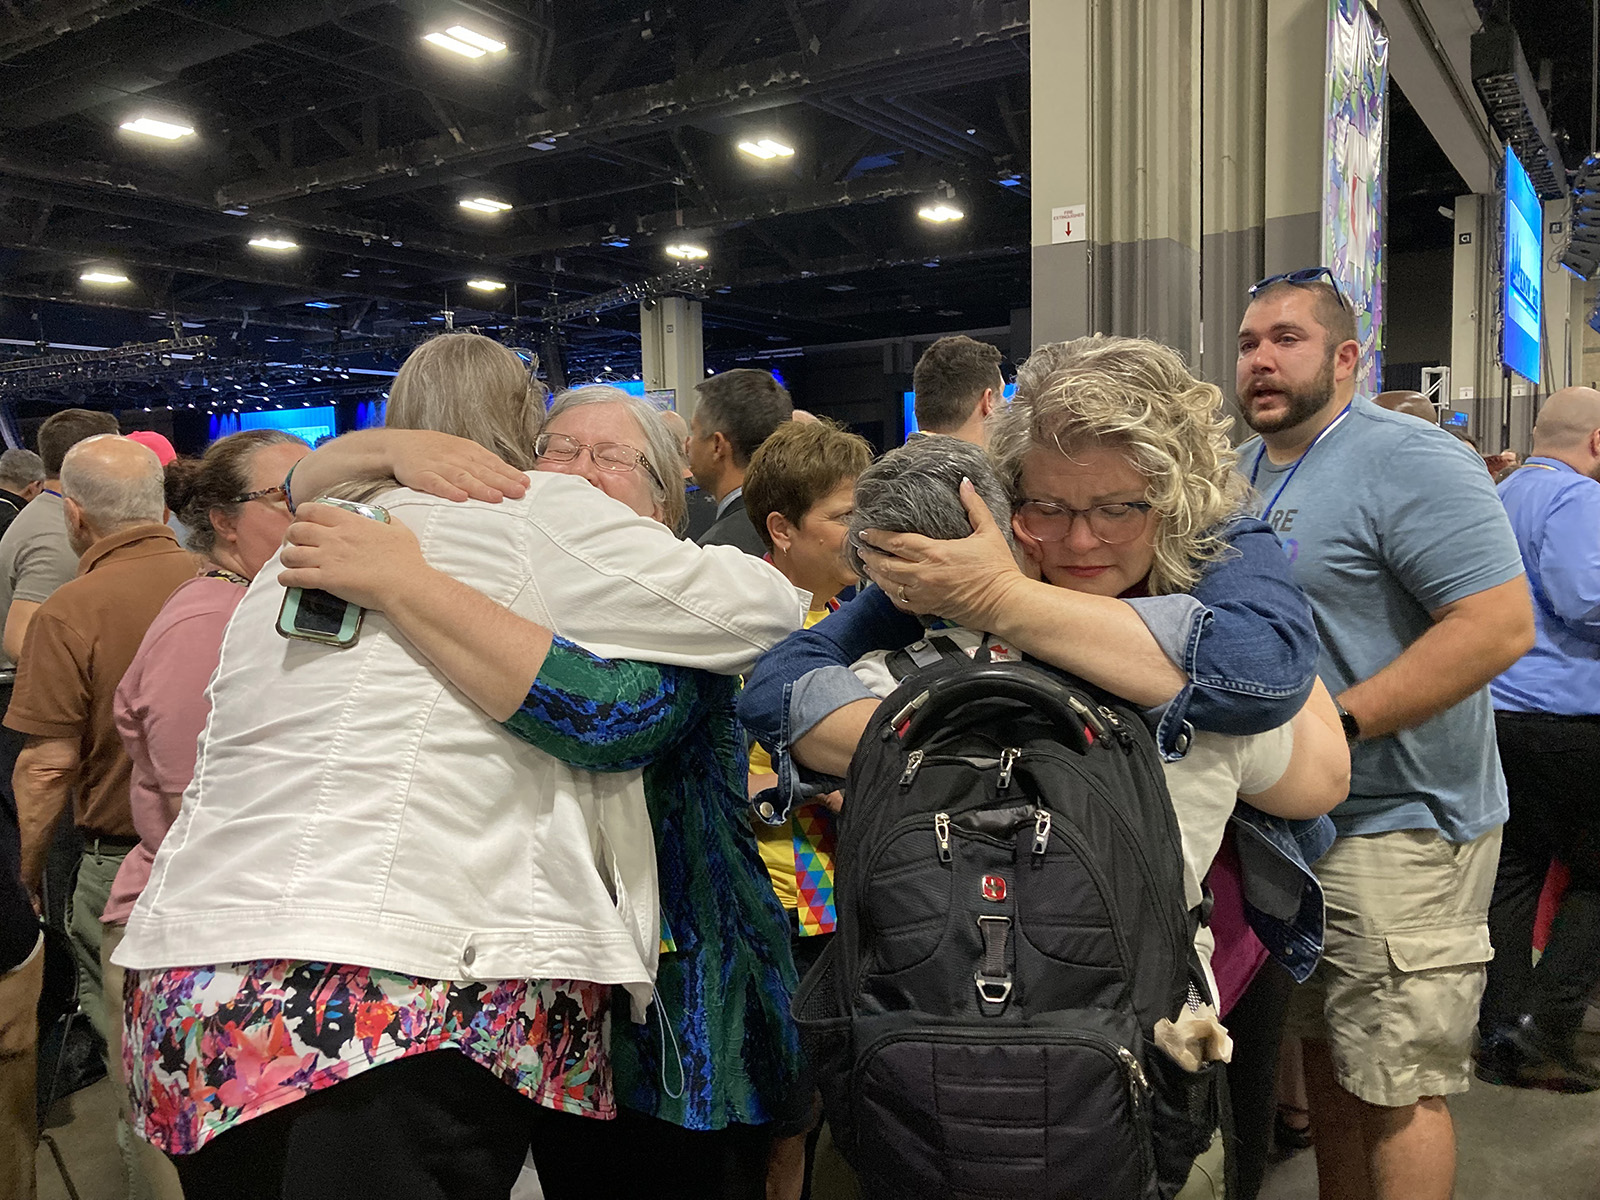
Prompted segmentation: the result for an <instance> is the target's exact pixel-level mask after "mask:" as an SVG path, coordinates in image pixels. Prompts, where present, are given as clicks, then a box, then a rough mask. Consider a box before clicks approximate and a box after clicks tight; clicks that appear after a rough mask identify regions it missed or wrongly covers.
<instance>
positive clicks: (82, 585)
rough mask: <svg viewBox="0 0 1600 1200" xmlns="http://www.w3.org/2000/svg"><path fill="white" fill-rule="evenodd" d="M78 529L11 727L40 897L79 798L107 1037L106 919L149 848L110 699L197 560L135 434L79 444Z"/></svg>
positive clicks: (71, 528) (71, 498)
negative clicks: (143, 845) (72, 567)
mask: <svg viewBox="0 0 1600 1200" xmlns="http://www.w3.org/2000/svg"><path fill="white" fill-rule="evenodd" d="M61 494H62V499H63V504H64V508H65V513H66V521H67V533H68V537H69V538H70V540H71V543H72V548H73V550H75V551H76V552H77V553H78V554H79V555H80V558H79V562H78V577H77V578H76V579H73V580H72V581H70V582H69V583H65V584H63V585H62V586H61V587H59V588H58V589H56V591H55V592H54V593H52V594H51V596H50V598H49V599H48V600H46V601H45V602H44V603H43V604H41V605H40V606H39V609H38V611H37V612H36V613H34V615H33V619H32V621H31V622H30V623H29V626H28V632H27V636H26V638H25V639H24V641H23V645H22V655H21V658H20V659H19V660H18V662H17V683H16V691H15V692H14V693H13V695H12V698H11V707H10V710H9V711H8V712H7V713H6V718H5V723H6V725H7V726H8V727H10V728H11V729H15V730H16V731H18V732H19V733H23V734H26V735H27V739H28V740H27V743H26V744H25V745H24V746H23V749H22V753H21V754H20V755H19V756H18V759H17V768H16V772H15V774H14V775H13V784H14V787H15V789H16V796H17V816H18V822H19V824H20V826H21V832H22V879H23V882H24V883H25V884H26V885H27V887H28V888H29V890H30V891H32V892H34V893H37V891H38V888H39V883H40V878H41V876H42V874H43V871H44V862H45V858H46V856H47V854H48V852H49V848H50V841H51V836H52V834H53V833H54V830H55V826H56V822H57V821H58V820H59V819H60V818H61V814H62V812H63V810H64V809H65V808H66V806H67V801H68V797H69V796H70V797H72V799H73V820H74V822H75V823H76V824H77V826H78V827H79V828H80V829H81V830H82V831H83V836H84V841H85V847H84V852H83V860H82V863H81V865H80V867H79V870H78V881H77V885H76V887H75V888H74V889H73V894H72V906H71V914H70V918H69V922H68V932H69V933H70V934H71V936H72V941H73V948H74V950H75V951H76V953H77V955H78V960H79V961H78V979H79V996H80V1001H81V1003H82V1005H83V1009H84V1012H85V1014H86V1015H87V1016H88V1017H89V1020H90V1023H91V1024H93V1025H94V1027H95V1028H96V1029H97V1030H98V1031H99V1032H100V1034H101V1035H102V1036H104V1035H105V1033H106V1029H107V1025H106V1022H107V1021H108V1020H121V1014H120V1013H109V1014H108V1013H107V1012H105V1010H104V1005H103V1002H102V996H101V983H100V981H101V966H100V940H101V925H100V914H101V912H102V911H103V910H104V909H105V906H106V900H107V898H108V897H109V896H110V893H111V881H112V879H113V878H114V877H115V876H116V873H117V868H118V867H119V866H120V865H121V864H122V859H123V857H124V855H126V854H127V852H128V850H129V849H130V848H132V846H133V845H134V844H135V843H136V842H137V841H138V835H137V834H136V833H135V831H134V828H133V817H132V814H131V813H130V811H129V807H128V786H129V775H130V772H131V766H130V764H129V762H128V756H127V753H126V752H125V751H124V750H123V748H122V739H121V738H120V737H118V736H117V729H116V725H115V724H114V723H113V721H112V718H111V700H112V695H113V693H115V691H116V688H117V684H118V683H120V682H121V680H122V676H123V673H124V672H125V671H126V670H127V669H128V664H129V663H130V662H132V661H133V656H134V654H135V652H136V651H137V650H138V649H139V643H140V642H141V641H142V640H143V638H144V634H145V630H146V629H147V628H148V627H149V625H150V622H151V621H152V620H154V619H155V616H156V613H158V612H159V611H160V610H161V606H162V605H163V604H165V603H166V600H167V597H168V596H170V595H171V594H172V591H173V589H175V588H176V587H177V586H178V585H179V584H180V583H182V582H183V581H184V580H186V579H191V578H193V577H194V574H195V570H196V566H195V560H194V559H193V558H192V557H191V556H190V555H189V553H188V552H187V551H185V550H183V549H182V548H180V547H179V545H178V543H177V539H175V538H174V537H173V536H172V532H171V530H169V529H168V528H167V527H166V526H165V525H164V524H162V522H163V520H164V519H165V516H166V502H165V499H164V497H163V495H162V471H161V464H160V462H158V461H157V459H156V456H155V454H153V453H152V452H151V451H150V450H148V449H146V448H145V447H144V446H141V445H139V443H137V442H134V441H130V440H129V439H127V438H125V437H118V436H116V435H114V434H106V435H102V436H99V437H92V438H89V439H87V440H85V441H82V442H79V443H78V444H77V445H76V446H74V447H73V448H72V449H71V450H70V451H69V452H68V453H67V456H66V460H65V462H64V463H63V464H62V468H61Z"/></svg>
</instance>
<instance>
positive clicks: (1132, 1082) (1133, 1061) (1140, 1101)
mask: <svg viewBox="0 0 1600 1200" xmlns="http://www.w3.org/2000/svg"><path fill="white" fill-rule="evenodd" d="M1117 1057H1118V1058H1119V1059H1121V1060H1122V1069H1123V1071H1124V1072H1125V1073H1126V1074H1127V1076H1128V1095H1129V1097H1131V1098H1132V1100H1133V1111H1134V1112H1138V1111H1139V1110H1140V1109H1142V1108H1143V1107H1144V1098H1145V1095H1146V1094H1147V1093H1148V1092H1149V1091H1150V1080H1149V1079H1148V1078H1146V1077H1145V1073H1144V1068H1143V1067H1142V1066H1140V1065H1139V1059H1138V1058H1137V1057H1136V1056H1135V1055H1134V1053H1133V1051H1132V1050H1129V1049H1128V1048H1127V1047H1126V1046H1118V1047H1117Z"/></svg>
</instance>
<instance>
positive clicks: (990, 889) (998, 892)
mask: <svg viewBox="0 0 1600 1200" xmlns="http://www.w3.org/2000/svg"><path fill="white" fill-rule="evenodd" d="M983 898H984V899H985V900H993V901H994V902H995V903H996V904H998V903H1000V901H1002V900H1004V899H1005V898H1006V881H1005V879H1004V878H1002V877H1001V876H999V875H985V876H984V877H983Z"/></svg>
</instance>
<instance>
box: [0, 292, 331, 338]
mask: <svg viewBox="0 0 1600 1200" xmlns="http://www.w3.org/2000/svg"><path fill="white" fill-rule="evenodd" d="M0 296H6V297H9V298H10V299H12V300H32V301H37V302H39V303H43V304H65V305H72V306H75V307H78V308H105V309H113V310H115V311H117V312H133V313H146V314H148V313H149V312H150V310H151V305H150V303H149V301H148V300H146V299H144V298H142V297H138V296H129V297H127V298H126V299H115V298H109V297H99V296H95V297H89V296H79V295H76V294H75V293H72V292H56V291H51V290H50V289H49V288H38V287H29V286H27V285H26V284H21V283H17V282H15V281H7V280H5V279H0ZM156 307H158V308H160V309H161V311H163V312H169V313H173V314H175V315H176V316H179V317H183V318H186V319H188V320H191V321H238V320H240V319H241V318H242V317H243V316H244V315H245V313H247V312H248V313H250V319H251V321H252V322H253V323H255V324H258V325H264V326H267V327H269V328H272V329H290V330H296V331H298V332H301V333H323V334H327V335H328V336H329V337H333V336H334V335H336V334H337V333H339V332H340V329H339V326H338V325H336V324H334V323H333V322H331V321H318V320H316V319H315V318H313V317H299V316H296V317H275V316H268V315H257V310H254V309H249V308H245V307H243V306H241V305H237V304H230V305H227V306H226V307H224V306H223V305H220V304H197V303H195V302H193V301H187V300H186V301H181V302H179V304H178V305H177V307H175V308H171V307H166V306H162V305H157V306H156ZM344 332H345V333H346V334H350V333H352V332H354V331H353V330H348V329H347V330H344Z"/></svg>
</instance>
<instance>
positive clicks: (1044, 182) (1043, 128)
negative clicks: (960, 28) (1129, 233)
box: [1011, 0, 1100, 362]
mask: <svg viewBox="0 0 1600 1200" xmlns="http://www.w3.org/2000/svg"><path fill="white" fill-rule="evenodd" d="M1092 7H1093V6H1092V4H1091V3H1090V0H1055V3H1052V4H1036V5H1034V6H1032V10H1030V12H1029V16H1028V21H1029V28H1028V37H1029V44H1030V53H1029V57H1030V59H1031V60H1032V64H1033V68H1032V70H1031V71H1030V95H1031V100H1030V106H1031V108H1032V125H1031V129H1032V140H1031V143H1030V145H1031V149H1032V153H1031V155H1030V161H1031V170H1032V174H1033V187H1032V191H1033V214H1032V225H1031V241H1032V244H1033V303H1032V305H1031V320H1030V322H1029V330H1028V332H1029V337H1030V344H1029V345H1027V346H1014V347H1012V351H1011V353H1012V357H1013V358H1015V359H1016V360H1017V361H1018V362H1021V361H1022V360H1023V359H1024V358H1026V357H1027V355H1028V352H1029V351H1031V350H1032V349H1033V347H1034V346H1039V345H1043V344H1044V343H1046V342H1058V341H1061V340H1063V339H1064V338H1074V337H1082V336H1083V335H1084V334H1087V333H1090V332H1092V329H1093V326H1092V324H1091V314H1090V311H1089V253H1090V251H1089V236H1090V230H1091V229H1092V228H1093V224H1092V221H1093V220H1099V219H1100V214H1099V213H1093V214H1091V213H1090V212H1089V211H1088V208H1089V188H1090V178H1091V172H1090V163H1089V150H1090V146H1091V144H1092V138H1091V137H1090V132H1089V129H1090V125H1091V124H1092V123H1093V114H1092V112H1091V108H1090V95H1091V87H1090V79H1089V73H1090V70H1091V67H1092V64H1093V62H1094V56H1093V55H1092V54H1091V53H1090V48H1089V30H1090V24H1091V22H1090V11H1091V9H1092ZM1033 10H1037V11H1033ZM1067 206H1082V207H1083V209H1084V215H1083V217H1082V218H1080V219H1079V221H1078V223H1077V224H1076V225H1074V226H1073V227H1072V228H1071V231H1070V232H1068V231H1067V228H1066V222H1063V223H1062V226H1061V228H1060V230H1053V228H1052V213H1053V211H1054V210H1055V209H1058V208H1065V207H1067ZM1058 239H1059V240H1058Z"/></svg>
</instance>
